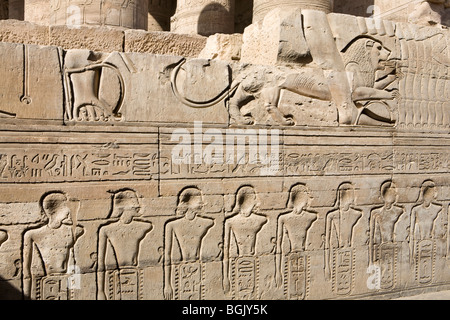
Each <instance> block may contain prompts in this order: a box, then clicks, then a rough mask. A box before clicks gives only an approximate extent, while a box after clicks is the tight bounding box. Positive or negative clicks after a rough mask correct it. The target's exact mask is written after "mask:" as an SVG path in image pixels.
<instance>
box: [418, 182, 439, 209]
mask: <svg viewBox="0 0 450 320" xmlns="http://www.w3.org/2000/svg"><path fill="white" fill-rule="evenodd" d="M420 197H421V198H422V203H423V205H424V206H426V207H428V206H429V205H430V204H431V203H432V202H433V201H435V200H436V198H437V189H436V185H435V183H434V182H433V181H431V180H427V181H424V183H423V184H422V187H421V191H420Z"/></svg>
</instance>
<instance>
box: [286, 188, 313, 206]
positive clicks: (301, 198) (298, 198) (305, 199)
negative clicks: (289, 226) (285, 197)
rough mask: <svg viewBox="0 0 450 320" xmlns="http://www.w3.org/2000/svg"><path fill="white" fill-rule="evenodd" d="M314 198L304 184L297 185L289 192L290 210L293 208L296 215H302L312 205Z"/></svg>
mask: <svg viewBox="0 0 450 320" xmlns="http://www.w3.org/2000/svg"><path fill="white" fill-rule="evenodd" d="M311 200H312V197H311V195H310V193H309V190H308V188H307V187H306V186H305V185H304V184H300V183H299V184H295V185H293V186H292V187H291V190H290V192H289V201H288V205H287V207H288V208H292V209H293V211H294V213H301V212H302V211H303V210H304V209H305V208H307V207H308V206H309V205H310V202H311Z"/></svg>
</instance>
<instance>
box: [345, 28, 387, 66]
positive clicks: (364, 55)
mask: <svg viewBox="0 0 450 320" xmlns="http://www.w3.org/2000/svg"><path fill="white" fill-rule="evenodd" d="M342 52H343V53H344V63H345V65H347V64H349V63H356V64H358V65H359V66H360V67H361V70H362V71H363V72H368V71H369V72H374V71H375V70H379V69H382V68H384V62H386V61H387V60H388V59H389V56H390V54H391V51H390V50H389V49H388V48H386V47H385V46H384V45H383V44H382V43H381V42H380V41H379V40H376V39H375V38H371V37H367V36H364V37H359V38H357V39H356V40H354V41H352V42H351V43H350V44H349V45H347V47H345V48H344V50H342Z"/></svg>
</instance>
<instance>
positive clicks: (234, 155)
mask: <svg viewBox="0 0 450 320" xmlns="http://www.w3.org/2000/svg"><path fill="white" fill-rule="evenodd" d="M315 9H317V8H314V9H311V8H296V9H294V10H289V11H286V10H284V9H283V8H275V9H274V10H270V11H268V12H267V14H266V15H264V17H263V18H262V19H261V20H260V21H255V22H254V23H253V24H252V25H250V26H248V27H247V28H245V31H244V32H243V34H242V35H240V34H233V35H227V34H215V35H211V36H209V37H205V36H199V35H197V34H192V35H186V34H177V33H171V32H164V31H145V30H132V29H131V30H129V29H128V30H125V29H121V28H115V27H111V26H102V27H99V26H80V27H77V28H73V27H72V26H64V25H59V26H55V25H52V26H42V25H38V24H33V23H30V22H21V21H12V20H6V21H1V22H0V40H1V42H0V54H1V56H2V58H3V61H4V63H3V64H1V65H0V69H1V70H0V74H2V76H3V81H2V82H1V84H0V88H1V89H0V297H1V298H3V299H23V298H24V299H38V300H40V299H42V300H50V299H69V300H70V299H73V300H88V299H89V300H90V299H108V300H138V299H151V300H162V299H168V300H170V299H178V300H187V299H194V300H200V299H218V300H221V299H226V300H228V299H254V300H257V299H264V300H272V299H273V300H286V299H299V300H303V299H366V298H368V299H374V298H386V297H388V298H389V297H397V296H405V295H409V294H412V293H415V292H426V291H435V290H441V289H448V288H449V287H450V270H449V265H448V255H449V249H450V237H449V224H448V219H449V206H450V170H449V168H450V152H449V150H450V149H449V146H450V138H449V133H450V117H449V115H450V108H449V97H448V92H450V90H448V86H449V85H448V83H449V72H448V71H449V67H450V64H449V61H450V50H449V49H448V45H449V44H450V40H449V39H450V35H449V31H448V29H447V28H445V27H443V26H442V25H439V24H437V25H434V26H423V25H418V24H411V23H407V22H396V21H390V20H379V19H373V18H365V17H361V16H356V15H344V14H339V13H329V12H327V11H328V10H315ZM325 49H326V50H325Z"/></svg>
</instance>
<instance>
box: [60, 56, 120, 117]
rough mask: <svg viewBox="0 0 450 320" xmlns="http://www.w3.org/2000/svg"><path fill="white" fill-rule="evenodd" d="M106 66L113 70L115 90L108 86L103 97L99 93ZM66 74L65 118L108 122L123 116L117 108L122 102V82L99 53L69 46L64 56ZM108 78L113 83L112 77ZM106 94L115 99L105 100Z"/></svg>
mask: <svg viewBox="0 0 450 320" xmlns="http://www.w3.org/2000/svg"><path fill="white" fill-rule="evenodd" d="M106 69H109V70H112V71H113V72H114V74H115V79H116V80H117V83H115V85H116V86H117V92H114V91H113V90H112V88H108V90H107V93H106V97H102V96H100V94H101V86H102V85H104V83H103V81H104V78H105V70H106ZM110 76H111V77H114V76H113V75H110ZM65 78H66V87H67V88H66V89H67V90H66V91H67V92H66V94H67V97H68V101H67V105H66V110H65V117H66V119H67V120H69V121H77V122H79V121H81V122H92V121H94V122H96V121H103V122H108V121H120V120H121V119H122V115H121V113H120V110H121V107H122V105H123V102H124V95H125V82H124V79H123V77H122V75H121V73H120V72H119V69H118V68H117V67H116V66H114V65H113V64H111V63H108V62H104V61H102V59H101V57H98V56H96V54H95V53H94V52H92V51H88V50H70V51H68V52H67V54H66V58H65ZM111 81H113V83H114V80H111ZM113 88H114V87H113ZM108 94H109V95H110V96H109V97H108ZM111 95H112V98H111ZM107 98H109V100H114V103H113V104H112V105H110V104H109V103H107V102H106V101H105V99H107Z"/></svg>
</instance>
